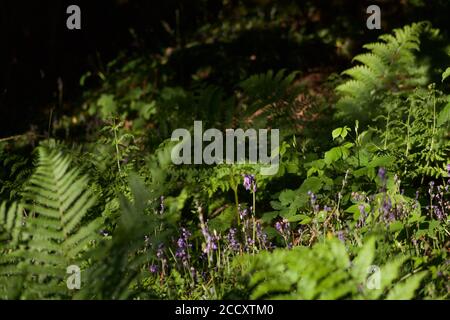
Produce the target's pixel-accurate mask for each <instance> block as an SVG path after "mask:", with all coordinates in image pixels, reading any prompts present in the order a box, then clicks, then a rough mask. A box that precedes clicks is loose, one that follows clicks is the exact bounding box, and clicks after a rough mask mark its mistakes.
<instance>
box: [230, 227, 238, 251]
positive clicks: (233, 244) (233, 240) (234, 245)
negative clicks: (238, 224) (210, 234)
mask: <svg viewBox="0 0 450 320" xmlns="http://www.w3.org/2000/svg"><path fill="white" fill-rule="evenodd" d="M237 232H238V231H237V229H236V228H230V230H229V231H228V234H227V241H228V247H229V249H230V250H231V251H233V252H239V251H241V243H240V242H239V240H238V238H237Z"/></svg>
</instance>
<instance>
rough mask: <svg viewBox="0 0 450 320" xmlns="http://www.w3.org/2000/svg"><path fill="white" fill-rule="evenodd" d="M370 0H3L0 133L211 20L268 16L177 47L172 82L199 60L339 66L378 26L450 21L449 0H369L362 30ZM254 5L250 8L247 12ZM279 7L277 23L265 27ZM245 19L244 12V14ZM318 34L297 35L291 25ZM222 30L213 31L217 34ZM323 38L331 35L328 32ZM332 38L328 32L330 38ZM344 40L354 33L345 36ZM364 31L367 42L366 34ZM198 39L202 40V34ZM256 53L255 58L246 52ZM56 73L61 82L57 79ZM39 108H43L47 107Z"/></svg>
mask: <svg viewBox="0 0 450 320" xmlns="http://www.w3.org/2000/svg"><path fill="white" fill-rule="evenodd" d="M372 3H373V1H358V2H355V1H338V0H332V1H284V0H283V1H270V0H267V1H257V0H253V1H236V0H232V1H209V0H195V1H189V3H188V2H183V1H176V0H167V1H163V2H156V1H144V0H134V1H129V0H105V1H92V0H91V1H89V0H73V1H65V0H63V1H50V0H44V1H23V0H19V1H17V0H3V1H1V2H0V35H1V37H0V39H1V41H2V45H1V47H2V50H1V52H0V136H5V135H11V134H17V133H21V132H23V131H24V130H28V129H29V127H30V125H31V124H38V125H39V126H43V125H44V124H45V123H46V122H48V117H49V114H50V112H49V110H51V109H53V108H58V107H60V106H59V104H60V101H59V95H61V96H62V99H63V100H64V101H73V100H74V99H76V98H77V97H79V96H80V93H81V90H80V86H79V79H80V77H81V76H82V75H83V74H84V73H85V72H87V71H88V70H95V71H104V70H105V68H106V64H107V63H108V61H110V60H111V59H113V58H114V57H116V56H117V54H118V53H119V52H121V51H128V52H133V53H142V54H143V55H147V54H149V53H151V52H156V53H159V52H162V51H163V50H164V49H165V48H167V47H181V48H184V46H185V44H186V41H187V39H188V38H189V37H190V35H191V34H193V33H194V32H195V31H196V30H198V28H199V27H201V26H203V25H207V24H214V23H217V21H219V20H220V21H229V22H230V24H236V23H239V22H240V21H241V20H242V19H241V18H242V17H244V16H247V15H249V13H251V14H254V15H256V16H262V17H264V19H265V21H267V26H268V27H267V28H265V29H263V30H262V29H260V28H254V29H252V30H250V31H245V32H242V33H241V34H240V35H239V37H237V38H236V39H233V41H228V42H223V41H220V40H219V39H217V40H218V41H216V42H214V43H201V42H199V44H198V45H196V46H193V47H189V48H186V49H184V50H178V51H177V53H176V54H175V55H174V56H173V57H171V61H170V62H169V63H170V65H171V66H173V67H174V70H176V72H177V73H176V78H177V79H176V80H177V81H179V82H180V83H186V82H188V81H190V79H191V75H192V73H194V72H196V70H198V68H199V67H201V66H202V65H203V66H204V65H208V64H209V65H215V68H214V70H221V71H220V73H217V74H213V75H212V76H211V78H210V81H212V82H215V81H217V82H226V79H228V78H236V75H237V76H239V74H252V73H257V72H262V71H266V70H267V69H280V68H287V69H298V70H307V69H311V68H315V67H327V66H328V67H332V68H333V69H335V70H337V71H339V70H340V69H342V66H344V65H345V64H347V63H348V58H349V55H348V54H347V55H346V54H345V53H344V54H343V55H339V54H336V53H337V52H338V53H339V48H336V43H335V42H333V41H330V40H329V39H332V40H333V39H336V38H340V39H343V41H344V45H345V48H344V49H345V50H348V51H349V52H354V51H355V50H358V48H360V45H361V43H362V42H367V41H368V40H370V39H375V38H376V37H377V36H378V35H379V34H381V33H382V32H384V31H387V30H390V29H392V28H393V27H399V26H402V25H404V24H406V23H409V22H412V21H419V20H430V21H431V22H432V23H433V25H434V26H435V27H438V28H440V29H441V30H442V31H443V32H444V33H445V32H446V31H448V30H449V29H450V27H449V23H450V22H449V21H450V20H449V19H448V12H450V10H449V9H450V4H449V1H446V0H435V1H428V2H427V3H426V4H425V2H424V1H388V0H385V1H375V3H377V4H379V5H380V6H381V8H382V21H383V30H381V31H376V30H375V31H369V30H367V29H365V27H364V26H365V19H366V18H367V15H366V13H365V8H366V7H367V6H368V5H369V4H372ZM70 4H77V5H79V6H80V7H81V10H82V29H81V30H68V29H67V28H66V19H67V17H68V15H67V14H66V8H67V6H68V5H70ZM252 12H253V13H252ZM276 14H283V17H285V19H286V20H285V22H284V23H283V27H282V28H271V27H270V22H271V19H272V17H273V16H274V15H276ZM242 21H243V20H242ZM289 30H290V31H292V30H294V31H295V32H298V33H302V34H319V35H320V31H321V30H326V31H324V32H327V33H328V34H327V35H325V36H316V37H315V38H309V39H305V40H304V41H302V42H301V43H300V44H298V43H293V42H292V39H289V38H288V37H287V34H288V31H289ZM220 36H222V35H218V36H217V37H218V38H219V37H220ZM327 37H328V38H327ZM327 39H328V40H327ZM346 39H350V40H349V41H348V42H345V40H346ZM363 39H364V40H363ZM200 40H201V39H200ZM254 55H257V59H256V60H255V61H251V60H250V57H252V56H254ZM58 79H60V80H58ZM44 111H45V112H44Z"/></svg>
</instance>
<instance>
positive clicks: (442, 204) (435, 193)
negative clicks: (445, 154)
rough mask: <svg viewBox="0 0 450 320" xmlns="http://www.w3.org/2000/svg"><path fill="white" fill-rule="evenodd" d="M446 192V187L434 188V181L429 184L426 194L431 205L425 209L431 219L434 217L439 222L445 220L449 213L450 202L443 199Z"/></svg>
mask: <svg viewBox="0 0 450 320" xmlns="http://www.w3.org/2000/svg"><path fill="white" fill-rule="evenodd" d="M448 166H450V165H448ZM448 166H447V168H448ZM446 192H448V185H446V186H445V187H443V186H437V187H435V184H434V181H431V182H430V183H429V188H428V193H429V195H430V199H431V203H430V205H429V206H427V207H426V209H427V210H429V212H430V213H431V216H432V217H435V218H436V219H437V220H439V221H442V220H445V219H447V216H448V212H449V211H450V201H449V200H447V198H446V197H445V193H446Z"/></svg>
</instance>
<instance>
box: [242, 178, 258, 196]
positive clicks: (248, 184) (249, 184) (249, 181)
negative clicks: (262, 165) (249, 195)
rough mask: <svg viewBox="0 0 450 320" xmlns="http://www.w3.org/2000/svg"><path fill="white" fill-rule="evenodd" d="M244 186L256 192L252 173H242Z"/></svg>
mask: <svg viewBox="0 0 450 320" xmlns="http://www.w3.org/2000/svg"><path fill="white" fill-rule="evenodd" d="M244 188H245V190H247V191H251V192H256V179H255V176H254V175H253V174H244Z"/></svg>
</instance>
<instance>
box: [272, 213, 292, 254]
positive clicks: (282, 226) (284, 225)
mask: <svg viewBox="0 0 450 320" xmlns="http://www.w3.org/2000/svg"><path fill="white" fill-rule="evenodd" d="M275 229H276V230H277V231H278V232H279V233H280V234H281V236H282V237H283V238H284V240H285V241H286V244H287V246H288V248H292V242H290V235H291V226H290V224H289V221H288V220H286V219H283V220H281V221H277V222H276V223H275Z"/></svg>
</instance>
